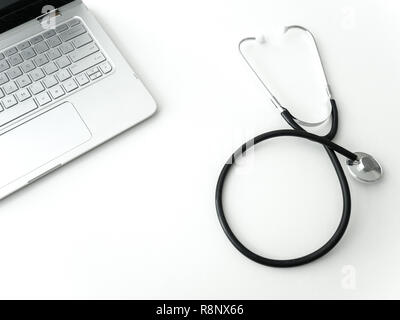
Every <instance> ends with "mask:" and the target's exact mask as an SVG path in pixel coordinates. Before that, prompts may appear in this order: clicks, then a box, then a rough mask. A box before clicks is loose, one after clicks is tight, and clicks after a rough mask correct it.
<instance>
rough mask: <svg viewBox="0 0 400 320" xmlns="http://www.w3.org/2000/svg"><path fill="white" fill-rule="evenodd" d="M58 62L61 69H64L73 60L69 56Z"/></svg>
mask: <svg viewBox="0 0 400 320" xmlns="http://www.w3.org/2000/svg"><path fill="white" fill-rule="evenodd" d="M57 64H58V66H59V67H60V69H64V68H65V67H68V66H69V65H71V61H69V59H68V58H67V57H62V58H60V59H58V60H57Z"/></svg>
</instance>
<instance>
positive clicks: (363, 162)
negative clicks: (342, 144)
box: [347, 152, 383, 183]
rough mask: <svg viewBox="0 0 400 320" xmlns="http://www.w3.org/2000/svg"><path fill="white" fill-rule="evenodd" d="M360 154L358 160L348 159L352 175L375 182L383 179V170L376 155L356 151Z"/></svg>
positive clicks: (358, 178)
mask: <svg viewBox="0 0 400 320" xmlns="http://www.w3.org/2000/svg"><path fill="white" fill-rule="evenodd" d="M355 154H356V155H357V156H358V160H356V161H350V160H349V161H347V167H348V169H349V172H350V173H351V175H352V176H353V177H354V178H355V179H356V180H358V181H360V182H364V183H374V182H377V181H378V180H379V179H381V177H382V175H383V170H382V167H381V165H380V164H379V163H378V161H376V160H375V159H374V157H372V156H370V155H369V154H366V153H363V152H355Z"/></svg>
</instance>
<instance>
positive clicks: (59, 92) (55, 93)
mask: <svg viewBox="0 0 400 320" xmlns="http://www.w3.org/2000/svg"><path fill="white" fill-rule="evenodd" d="M50 94H51V96H52V97H53V99H58V98H59V97H62V96H63V95H65V92H64V90H63V88H61V86H55V87H53V88H51V89H50Z"/></svg>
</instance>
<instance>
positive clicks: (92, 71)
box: [86, 67, 100, 76]
mask: <svg viewBox="0 0 400 320" xmlns="http://www.w3.org/2000/svg"><path fill="white" fill-rule="evenodd" d="M99 71H100V70H99V68H98V67H93V68H90V69H88V71H87V72H86V73H87V75H88V76H91V75H92V74H95V73H96V72H99Z"/></svg>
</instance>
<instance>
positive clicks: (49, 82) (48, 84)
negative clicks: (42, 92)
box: [43, 76, 58, 88]
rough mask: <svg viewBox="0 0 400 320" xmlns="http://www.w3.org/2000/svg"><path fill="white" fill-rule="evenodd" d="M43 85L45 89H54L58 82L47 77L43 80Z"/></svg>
mask: <svg viewBox="0 0 400 320" xmlns="http://www.w3.org/2000/svg"><path fill="white" fill-rule="evenodd" d="M43 83H44V85H45V86H46V87H47V88H51V87H54V86H55V85H56V84H58V81H57V79H56V77H54V76H49V77H47V78H46V79H44V80H43Z"/></svg>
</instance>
